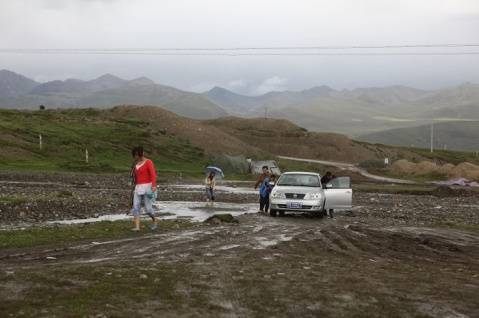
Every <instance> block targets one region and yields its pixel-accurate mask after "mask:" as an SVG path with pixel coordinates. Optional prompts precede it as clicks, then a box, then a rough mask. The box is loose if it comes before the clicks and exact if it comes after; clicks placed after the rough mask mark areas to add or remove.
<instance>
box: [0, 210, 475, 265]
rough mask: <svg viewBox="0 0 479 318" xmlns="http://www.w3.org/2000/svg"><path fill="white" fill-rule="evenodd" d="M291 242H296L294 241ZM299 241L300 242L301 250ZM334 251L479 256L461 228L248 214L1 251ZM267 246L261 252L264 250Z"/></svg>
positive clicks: (189, 255)
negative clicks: (174, 228)
mask: <svg viewBox="0 0 479 318" xmlns="http://www.w3.org/2000/svg"><path fill="white" fill-rule="evenodd" d="M291 245H295V247H292V246H291ZM296 245H301V248H300V250H297V246H296ZM279 247H281V248H283V247H284V250H286V251H288V252H289V253H300V252H304V249H306V251H315V252H319V251H320V250H323V251H333V252H335V253H339V254H341V255H344V256H345V257H353V256H359V255H364V256H365V257H369V258H375V257H379V258H385V257H387V258H392V259H398V258H408V259H411V258H416V259H438V260H444V261H447V260H449V259H454V260H457V261H459V260H463V261H468V262H471V261H472V262H477V259H479V238H478V237H477V236H475V235H473V234H468V233H465V232H461V231H454V230H443V229H433V228H415V227H383V228H380V227H371V226H365V225H348V224H344V223H342V222H338V221H336V222H334V223H333V222H328V221H326V220H315V219H311V220H308V219H306V218H305V219H293V218H269V217H264V216H245V217H242V218H241V222H240V224H239V225H220V226H214V227H212V226H204V227H202V228H199V229H194V230H183V231H179V232H167V233H160V234H150V235H144V236H140V237H133V238H126V239H118V240H109V241H102V242H91V243H81V244H77V245H70V246H67V247H58V248H45V247H37V248H29V249H24V250H22V249H20V250H18V249H17V250H15V251H13V252H10V253H9V252H8V251H5V252H3V254H2V252H0V261H1V262H2V263H3V265H4V266H3V267H5V268H14V267H15V268H18V267H22V268H31V267H35V266H44V265H45V266H60V265H62V264H69V263H70V264H89V263H97V262H111V261H128V260H155V259H157V260H162V261H165V262H170V261H171V262H177V261H183V260H190V261H194V260H198V259H204V258H205V256H206V257H216V258H223V257H226V256H228V255H231V254H232V253H233V254H243V253H250V252H251V251H257V252H256V253H260V254H261V253H263V254H265V255H266V254H268V253H269V252H271V251H272V249H273V248H275V249H277V248H279ZM262 250H263V251H264V252H261V251H262Z"/></svg>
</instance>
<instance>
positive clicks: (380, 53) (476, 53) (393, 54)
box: [0, 50, 479, 56]
mask: <svg viewBox="0 0 479 318" xmlns="http://www.w3.org/2000/svg"><path fill="white" fill-rule="evenodd" d="M0 53H4V54H5V53H6V54H37V55H42V54H43V55H52V54H53V55H152V56H455V55H456V56H457V55H479V52H367V53H366V52H365V53H359V52H357V53H342V52H336V53H319V52H317V53H303V52H297V53H280V52H278V53H261V52H260V53H258V52H255V53H234V52H232V53H198V52H191V53H181V52H177V53H161V52H121V51H118V52H115V51H112V52H95V51H93V52H69V51H65V52H56V51H55V52H24V51H21V52H17V51H9V52H4V51H2V50H0Z"/></svg>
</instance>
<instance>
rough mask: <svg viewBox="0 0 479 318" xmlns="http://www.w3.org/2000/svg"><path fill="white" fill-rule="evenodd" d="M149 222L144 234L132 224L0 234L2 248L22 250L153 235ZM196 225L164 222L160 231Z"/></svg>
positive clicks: (78, 225)
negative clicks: (22, 248)
mask: <svg viewBox="0 0 479 318" xmlns="http://www.w3.org/2000/svg"><path fill="white" fill-rule="evenodd" d="M148 224H149V223H148V221H142V227H143V229H142V231H141V232H140V233H134V232H132V231H131V230H130V229H131V227H132V223H131V221H127V220H124V221H114V222H110V221H102V222H96V223H87V224H76V225H54V226H48V227H32V228H27V229H24V230H13V231H0V249H4V248H20V247H31V246H38V245H48V244H59V243H63V244H64V243H70V242H76V241H82V240H92V239H98V240H101V239H113V238H121V237H133V236H138V235H142V234H146V233H149V232H148V230H147V225H148ZM193 226H198V225H196V224H192V223H190V222H188V221H170V220H164V221H159V222H158V231H165V230H171V229H183V228H189V227H193Z"/></svg>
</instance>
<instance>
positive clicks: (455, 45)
mask: <svg viewBox="0 0 479 318" xmlns="http://www.w3.org/2000/svg"><path fill="white" fill-rule="evenodd" d="M464 47H479V43H443V44H399V45H337V46H328V45H325V46H258V47H190V48H173V47H165V48H100V49H92V48H85V49H75V48H64V49H45V48H38V49H34V48H4V49H0V52H18V51H24V52H43V51H47V52H53V51H54V52H111V51H113V52H123V51H128V52H145V51H262V50H282V51H283V50H354V49H403V48H464Z"/></svg>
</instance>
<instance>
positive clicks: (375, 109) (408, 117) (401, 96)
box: [205, 83, 479, 136]
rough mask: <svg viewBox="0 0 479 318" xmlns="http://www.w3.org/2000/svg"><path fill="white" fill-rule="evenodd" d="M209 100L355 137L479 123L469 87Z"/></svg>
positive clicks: (226, 95) (478, 106)
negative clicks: (442, 123) (446, 123)
mask: <svg viewBox="0 0 479 318" xmlns="http://www.w3.org/2000/svg"><path fill="white" fill-rule="evenodd" d="M205 95H206V96H207V97H208V98H209V99H210V100H211V101H213V102H215V103H216V104H218V105H221V106H223V108H225V109H226V110H227V111H228V112H230V113H233V114H237V115H241V116H244V117H257V116H264V115H265V113H266V114H267V115H268V116H270V117H274V118H285V119H289V120H291V121H292V122H294V123H296V124H298V125H300V126H303V127H306V128H308V129H311V130H318V131H331V132H339V133H346V134H348V135H351V136H357V135H362V134H365V133H370V132H375V131H381V130H385V129H391V128H400V127H412V126H419V125H423V124H427V123H430V122H431V121H432V119H436V120H441V121H447V120H449V121H454V120H461V119H468V120H470V119H477V120H479V85H477V84H470V83H467V84H463V85H460V86H457V87H452V88H446V89H440V90H434V91H424V90H419V89H415V88H410V87H405V86H391V87H383V88H358V89H354V90H341V91H337V90H334V89H332V88H329V87H327V86H320V87H314V88H311V89H309V90H305V91H301V92H289V91H284V92H270V93H268V94H265V95H261V96H255V97H250V96H242V95H238V94H235V93H232V92H230V91H228V90H226V89H223V88H219V87H215V88H213V89H212V90H210V91H208V92H206V93H205Z"/></svg>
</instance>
